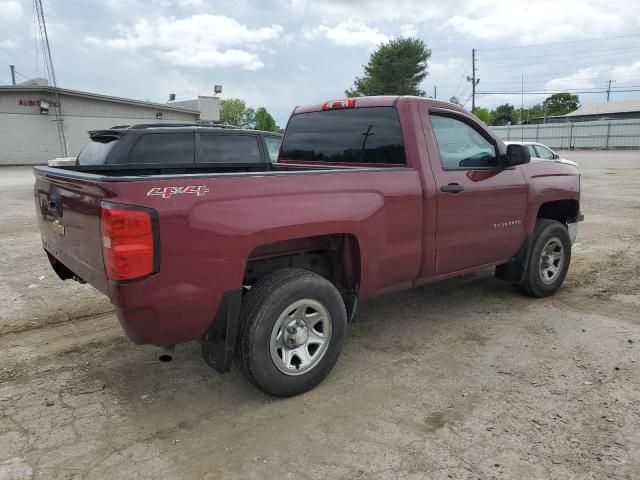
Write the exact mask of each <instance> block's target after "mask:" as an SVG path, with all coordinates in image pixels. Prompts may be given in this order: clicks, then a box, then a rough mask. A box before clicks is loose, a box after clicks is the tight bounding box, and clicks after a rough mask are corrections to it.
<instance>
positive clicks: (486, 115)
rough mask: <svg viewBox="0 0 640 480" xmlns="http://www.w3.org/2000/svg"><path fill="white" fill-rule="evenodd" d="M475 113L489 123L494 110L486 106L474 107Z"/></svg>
mask: <svg viewBox="0 0 640 480" xmlns="http://www.w3.org/2000/svg"><path fill="white" fill-rule="evenodd" d="M475 114H476V117H478V118H479V119H480V120H482V121H483V122H484V123H486V124H487V125H489V124H491V120H493V115H494V112H492V111H491V110H489V109H488V108H483V107H476V111H475Z"/></svg>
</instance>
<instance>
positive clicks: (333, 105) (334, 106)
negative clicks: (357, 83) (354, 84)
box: [322, 98, 356, 110]
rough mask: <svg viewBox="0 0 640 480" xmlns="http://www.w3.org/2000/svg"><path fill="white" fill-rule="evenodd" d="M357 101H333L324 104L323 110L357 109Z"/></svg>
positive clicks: (351, 99) (350, 99) (348, 99)
mask: <svg viewBox="0 0 640 480" xmlns="http://www.w3.org/2000/svg"><path fill="white" fill-rule="evenodd" d="M355 107H356V99H355V98H346V99H344V100H332V101H330V102H324V103H323V104H322V110H342V109H344V108H355Z"/></svg>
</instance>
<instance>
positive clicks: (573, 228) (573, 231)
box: [567, 213, 584, 245]
mask: <svg viewBox="0 0 640 480" xmlns="http://www.w3.org/2000/svg"><path fill="white" fill-rule="evenodd" d="M583 220H584V215H583V214H582V213H581V214H580V215H578V218H576V220H575V221H574V222H570V223H567V229H568V230H569V238H571V245H573V244H574V243H575V241H576V237H577V236H578V223H579V222H582V221H583Z"/></svg>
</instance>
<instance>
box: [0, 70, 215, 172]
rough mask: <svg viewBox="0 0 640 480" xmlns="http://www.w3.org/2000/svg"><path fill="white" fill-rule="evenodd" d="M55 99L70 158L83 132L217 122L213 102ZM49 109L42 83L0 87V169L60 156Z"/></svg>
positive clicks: (70, 95) (48, 91)
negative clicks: (166, 124) (141, 126)
mask: <svg viewBox="0 0 640 480" xmlns="http://www.w3.org/2000/svg"><path fill="white" fill-rule="evenodd" d="M58 98H59V103H60V106H61V109H62V115H63V117H62V124H63V127H64V136H65V139H66V144H67V153H68V156H70V157H75V156H76V155H77V154H78V153H79V151H80V149H81V148H82V147H83V146H84V145H85V144H86V143H87V141H88V138H89V137H88V135H87V132H88V131H89V130H100V129H106V128H110V127H113V126H115V125H133V124H136V123H160V122H162V123H181V122H186V123H194V122H198V121H218V120H219V119H220V108H219V99H218V98H214V97H208V96H199V97H198V99H197V100H191V101H187V102H176V103H167V104H162V103H153V102H146V101H140V100H131V99H128V98H118V97H111V96H108V95H99V94H95V93H89V92H80V91H76V90H67V89H62V88H60V89H58ZM181 103H182V105H181ZM185 104H186V105H185ZM55 108H56V105H55V101H54V94H53V89H52V87H50V86H48V85H47V83H46V80H41V79H37V80H30V81H29V82H25V83H24V84H19V85H9V86H4V85H0V165H26V164H45V163H47V160H49V159H51V158H56V157H62V156H63V154H62V148H61V146H60V141H59V134H58V126H57V121H56V112H55Z"/></svg>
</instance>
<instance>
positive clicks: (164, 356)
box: [158, 345, 176, 363]
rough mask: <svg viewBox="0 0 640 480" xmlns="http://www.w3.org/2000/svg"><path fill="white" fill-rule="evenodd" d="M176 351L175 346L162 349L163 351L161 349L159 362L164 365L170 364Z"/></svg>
mask: <svg viewBox="0 0 640 480" xmlns="http://www.w3.org/2000/svg"><path fill="white" fill-rule="evenodd" d="M175 349H176V346H175V345H170V346H168V347H162V349H160V353H159V354H158V360H160V361H161V362H164V363H167V362H170V361H171V360H173V352H174V351H175Z"/></svg>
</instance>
